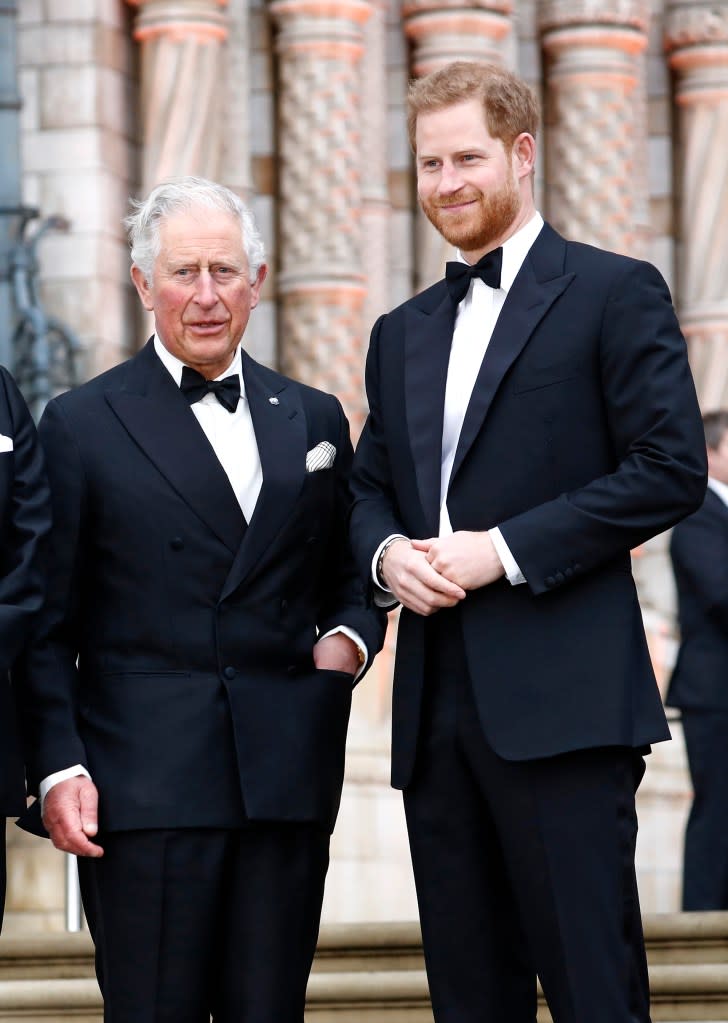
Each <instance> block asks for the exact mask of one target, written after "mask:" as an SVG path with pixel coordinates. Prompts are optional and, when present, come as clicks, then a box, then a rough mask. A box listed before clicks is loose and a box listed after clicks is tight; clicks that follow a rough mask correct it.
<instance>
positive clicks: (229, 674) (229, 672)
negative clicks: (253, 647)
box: [223, 667, 237, 679]
mask: <svg viewBox="0 0 728 1023" xmlns="http://www.w3.org/2000/svg"><path fill="white" fill-rule="evenodd" d="M223 675H224V676H225V678H228V679H233V678H235V676H236V675H237V671H236V670H235V668H230V667H227V668H225V670H224V671H223Z"/></svg>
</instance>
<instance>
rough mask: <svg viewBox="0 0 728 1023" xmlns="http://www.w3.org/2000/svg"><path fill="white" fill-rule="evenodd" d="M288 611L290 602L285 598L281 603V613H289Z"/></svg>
mask: <svg viewBox="0 0 728 1023" xmlns="http://www.w3.org/2000/svg"><path fill="white" fill-rule="evenodd" d="M287 610H288V601H287V600H286V598H285V597H284V598H283V600H282V601H281V611H287Z"/></svg>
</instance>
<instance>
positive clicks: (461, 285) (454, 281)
mask: <svg viewBox="0 0 728 1023" xmlns="http://www.w3.org/2000/svg"><path fill="white" fill-rule="evenodd" d="M502 263H503V249H502V248H499V249H494V250H493V251H492V252H486V254H485V255H484V256H483V258H482V259H479V260H478V262H477V263H475V265H474V266H468V264H467V263H460V262H452V263H448V264H447V265H446V266H445V280H446V281H447V286H448V290H449V292H450V295H451V296H452V300H453V302H454V303H455V305H457V304H458V303H459V302H462V300H463V299H464V298H465V296H466V295H467V293H468V288H469V287H470V282H471V280H472V279H473V277H479V278H480V279H481V281H484V282H485V283H486V284H488V285H489V286H490V287H491V288H500V280H501V265H502Z"/></svg>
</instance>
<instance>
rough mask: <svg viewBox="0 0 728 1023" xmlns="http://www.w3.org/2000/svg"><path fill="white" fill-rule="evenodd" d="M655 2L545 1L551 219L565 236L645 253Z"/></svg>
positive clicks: (542, 22) (542, 27)
mask: <svg viewBox="0 0 728 1023" xmlns="http://www.w3.org/2000/svg"><path fill="white" fill-rule="evenodd" d="M649 8H650V4H649V0H542V3H541V6H540V9H539V25H540V30H541V36H542V42H543V48H544V54H545V57H546V99H545V104H544V106H545V110H544V137H545V142H546V153H545V155H546V179H545V180H546V189H545V191H546V195H547V197H548V208H547V214H548V217H549V220H550V221H551V223H552V224H554V226H555V227H557V228H558V230H560V231H562V232H563V233H564V234H565V235H566V236H567V237H570V238H575V239H577V240H579V241H586V242H590V243H591V244H594V245H600V246H602V247H603V248H607V249H613V250H615V251H617V252H625V253H629V254H630V255H642V254H643V252H644V248H645V237H644V236H645V230H644V227H642V228H640V224H642V225H644V224H645V222H646V209H647V196H648V181H647V161H646V159H645V152H646V148H647V134H648V133H647V106H646V102H645V85H644V82H645V69H644V54H645V50H646V48H647V30H648V24H649V15H650V10H649Z"/></svg>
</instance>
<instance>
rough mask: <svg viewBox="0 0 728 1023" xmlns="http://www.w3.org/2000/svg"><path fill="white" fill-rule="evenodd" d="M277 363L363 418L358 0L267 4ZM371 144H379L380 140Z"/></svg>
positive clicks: (363, 8) (366, 11) (365, 7)
mask: <svg viewBox="0 0 728 1023" xmlns="http://www.w3.org/2000/svg"><path fill="white" fill-rule="evenodd" d="M270 11H271V14H272V16H273V18H274V21H275V24H276V26H277V30H278V31H277V38H276V50H277V54H278V122H279V123H278V137H279V159H280V163H279V186H278V187H279V203H280V206H279V208H280V219H279V224H280V236H279V237H280V242H279V247H278V262H279V267H280V273H279V276H278V294H279V298H280V331H279V336H280V338H281V342H280V344H281V361H282V365H283V370H284V372H286V373H290V374H291V375H292V376H295V377H297V378H298V379H300V380H303V381H304V382H306V383H309V384H313V385H314V386H319V387H323V388H325V389H326V390H330V391H333V392H334V393H336V394H337V395H338V396H339V397H340V398H341V400H342V401H343V403H344V405H345V407H346V410H347V412H348V414H349V416H350V417H351V422H352V429H353V431H354V432H355V433H356V432H358V430H359V428H360V427H361V425H362V423H363V416H364V402H363V394H362V366H363V359H364V327H363V324H362V308H363V303H364V298H365V295H366V287H365V279H364V273H363V264H362V252H361V218H362V185H361V167H362V160H363V153H362V144H361V109H362V102H361V99H362V97H361V89H362V81H361V76H360V60H361V56H362V53H363V49H364V47H363V30H364V25H365V23H366V21H367V20H368V19H369V16H370V15H371V13H372V8H371V6H370V4H369V3H367V2H366V0H274V2H273V3H272V4H271V5H270ZM380 144H381V140H380Z"/></svg>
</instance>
